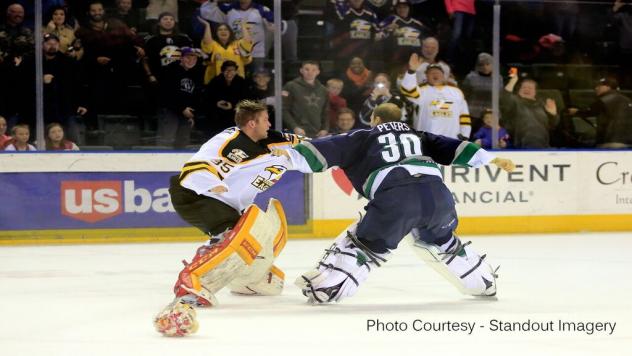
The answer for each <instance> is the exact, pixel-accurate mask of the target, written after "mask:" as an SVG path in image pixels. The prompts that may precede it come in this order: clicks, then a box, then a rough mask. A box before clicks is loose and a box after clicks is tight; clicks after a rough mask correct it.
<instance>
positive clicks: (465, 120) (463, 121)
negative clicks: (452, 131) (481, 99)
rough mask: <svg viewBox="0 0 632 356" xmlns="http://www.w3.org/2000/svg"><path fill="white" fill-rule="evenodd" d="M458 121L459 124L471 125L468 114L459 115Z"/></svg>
mask: <svg viewBox="0 0 632 356" xmlns="http://www.w3.org/2000/svg"><path fill="white" fill-rule="evenodd" d="M459 123H460V124H461V125H469V126H471V125H472V119H471V118H470V115H461V116H459Z"/></svg>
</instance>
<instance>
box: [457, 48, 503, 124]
mask: <svg viewBox="0 0 632 356" xmlns="http://www.w3.org/2000/svg"><path fill="white" fill-rule="evenodd" d="M493 61H494V58H493V57H492V56H491V55H490V54H489V53H485V52H483V53H480V54H479V55H478V59H477V60H476V67H475V69H474V70H473V71H471V72H470V73H468V75H467V76H466V77H465V79H464V80H463V83H461V90H463V94H464V95H465V99H466V100H467V103H468V104H469V108H470V113H471V115H472V131H474V132H475V131H476V130H478V128H479V127H481V125H482V123H483V120H482V117H483V111H484V110H485V108H489V107H491V106H492V73H493V71H494V65H493ZM503 85H504V84H503V78H502V77H501V78H500V86H501V87H502V86H503Z"/></svg>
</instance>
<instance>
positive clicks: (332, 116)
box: [327, 78, 347, 128]
mask: <svg viewBox="0 0 632 356" xmlns="http://www.w3.org/2000/svg"><path fill="white" fill-rule="evenodd" d="M343 87H344V82H343V81H342V80H340V79H338V78H331V79H329V80H328V81H327V91H328V92H329V106H328V107H327V116H328V117H329V127H332V128H333V127H336V121H338V112H339V111H340V109H342V108H346V107H347V100H346V99H345V98H343V97H341V96H340V93H341V92H342V88H343Z"/></svg>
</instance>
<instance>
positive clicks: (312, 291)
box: [295, 230, 388, 304]
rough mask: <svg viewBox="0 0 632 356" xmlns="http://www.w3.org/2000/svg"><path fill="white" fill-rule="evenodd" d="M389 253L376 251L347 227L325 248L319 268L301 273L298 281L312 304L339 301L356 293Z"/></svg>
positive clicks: (298, 284) (297, 283)
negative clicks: (364, 243) (369, 247)
mask: <svg viewBox="0 0 632 356" xmlns="http://www.w3.org/2000/svg"><path fill="white" fill-rule="evenodd" d="M387 255H388V253H383V254H378V253H375V252H372V251H371V250H369V249H368V248H367V247H366V246H364V245H363V244H362V243H361V242H360V241H358V239H357V238H356V237H355V235H354V234H353V233H351V232H349V231H346V230H345V231H344V232H343V233H342V234H341V235H340V236H339V237H338V238H337V239H336V241H335V242H334V244H333V245H332V246H331V247H330V248H329V249H326V250H325V255H324V256H323V258H322V259H321V260H320V262H319V263H318V267H317V268H316V269H314V270H312V271H308V272H306V273H305V274H303V275H301V276H299V277H298V278H297V279H296V282H295V284H296V285H297V286H298V287H300V288H301V290H302V292H303V295H305V296H306V297H307V298H308V302H310V303H315V304H318V303H330V302H338V301H340V300H342V299H343V298H346V297H351V296H353V295H354V294H355V293H356V292H357V290H358V287H359V286H360V284H361V283H362V282H364V281H365V280H366V279H367V277H368V276H369V272H371V269H373V268H375V267H380V266H381V264H382V263H384V262H386V258H385V257H386V256H387Z"/></svg>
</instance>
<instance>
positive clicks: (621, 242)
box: [0, 233, 632, 356]
mask: <svg viewBox="0 0 632 356" xmlns="http://www.w3.org/2000/svg"><path fill="white" fill-rule="evenodd" d="M470 239H471V240H472V241H473V245H472V246H473V247H475V248H476V249H477V250H479V251H484V252H486V253H487V254H488V258H489V260H490V261H492V262H495V263H498V264H500V265H501V268H500V271H499V274H500V278H499V280H498V299H497V300H495V301H492V300H478V299H474V298H470V297H466V296H462V295H460V294H459V293H458V292H457V291H456V289H454V288H453V287H452V286H451V285H450V284H448V283H447V282H446V281H445V280H443V279H442V278H441V277H440V276H438V275H437V274H436V273H435V272H434V271H432V270H431V269H430V268H428V267H426V266H425V265H424V264H423V262H421V261H419V260H418V259H417V258H416V257H415V255H414V254H413V252H412V251H411V248H410V247H409V246H408V244H407V243H406V242H402V244H401V245H400V248H399V249H398V250H396V251H395V253H394V254H393V255H392V257H391V259H390V261H389V262H388V263H387V264H386V265H385V266H384V267H383V268H380V269H377V270H374V271H373V272H372V273H371V275H370V277H369V279H368V281H367V282H366V284H364V285H363V286H362V288H361V289H360V291H359V292H358V294H357V295H356V296H355V297H353V298H350V299H347V300H344V301H343V302H341V303H338V304H335V305H324V306H323V305H321V306H311V305H307V304H306V303H305V299H304V297H303V296H302V295H301V294H300V292H299V290H298V288H297V287H295V286H294V285H293V281H294V279H295V278H296V277H297V276H298V275H299V274H300V273H301V272H303V271H306V270H308V269H310V268H311V267H313V266H314V265H315V263H316V261H317V260H318V259H319V258H320V257H321V255H322V249H323V248H324V247H326V246H328V245H329V244H330V240H290V241H289V242H288V244H287V246H286V248H285V250H284V252H283V254H282V256H281V257H280V259H279V261H278V263H277V265H278V266H280V267H281V268H282V269H283V270H284V271H285V272H286V289H285V290H284V292H283V294H282V295H281V296H279V297H240V296H234V295H231V294H229V293H227V292H224V291H223V292H221V293H220V294H219V295H218V297H219V300H220V303H221V305H219V306H218V307H216V308H212V309H207V310H201V311H199V312H198V319H199V322H200V329H199V331H198V333H197V334H195V335H193V336H191V337H187V338H166V337H162V336H161V335H159V334H158V333H157V332H155V331H154V329H153V326H152V318H153V316H154V314H156V313H157V312H158V311H159V310H160V309H162V308H163V306H164V305H166V304H167V303H168V302H169V301H170V300H171V299H172V294H171V288H172V286H173V283H174V281H175V278H176V275H177V273H178V272H179V271H180V269H181V264H180V260H182V259H185V258H186V259H189V258H190V257H191V255H192V254H193V252H194V250H195V247H196V245H197V244H191V243H179V244H129V245H82V246H41V247H2V248H0V301H1V303H0V316H1V317H0V318H1V321H0V355H2V356H17V355H28V356H30V355H37V356H40V355H46V356H53V355H80V356H83V355H97V356H98V355H116V356H122V355H170V356H193V355H206V356H231V355H255V354H256V355H273V356H280V355H301V356H302V355H331V356H333V355H385V356H391V355H392V356H395V355H398V356H399V355H455V354H459V355H463V356H470V355H512V356H514V355H609V356H611V355H632V311H631V310H632V283H631V282H630V280H631V278H630V274H631V272H632V259H631V258H630V257H631V256H632V233H609V234H571V235H522V236H518V235H511V236H495V237H473V238H464V240H470ZM369 319H379V320H380V321H381V322H395V321H397V322H400V323H401V322H405V323H407V325H408V330H407V331H401V332H396V331H391V332H388V331H367V320H369ZM492 319H496V320H502V321H507V322H527V321H529V320H531V321H539V322H548V321H554V322H555V323H557V321H558V320H560V319H561V320H564V321H572V322H584V323H586V322H603V323H605V322H609V323H615V322H616V328H615V330H614V332H613V333H612V334H611V335H609V334H608V332H604V331H596V332H594V333H593V334H592V335H589V334H587V333H586V332H560V331H554V332H520V331H513V332H512V331H503V332H500V331H495V332H494V331H491V330H490V324H489V323H490V320H492ZM415 320H422V321H432V322H435V323H442V322H470V323H474V322H475V323H476V327H475V329H474V331H473V333H472V334H471V335H468V333H467V332H463V331H420V332H416V331H414V330H412V325H413V322H414V321H415ZM481 325H482V326H483V327H484V328H481V327H480V326H481ZM556 326H557V325H556Z"/></svg>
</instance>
